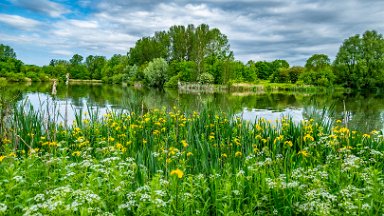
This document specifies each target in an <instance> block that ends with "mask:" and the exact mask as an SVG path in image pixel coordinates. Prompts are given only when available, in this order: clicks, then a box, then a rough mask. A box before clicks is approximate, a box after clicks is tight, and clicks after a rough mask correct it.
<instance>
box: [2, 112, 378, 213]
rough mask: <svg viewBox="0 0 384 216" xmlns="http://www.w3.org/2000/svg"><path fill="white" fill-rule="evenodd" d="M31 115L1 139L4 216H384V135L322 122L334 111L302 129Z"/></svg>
mask: <svg viewBox="0 0 384 216" xmlns="http://www.w3.org/2000/svg"><path fill="white" fill-rule="evenodd" d="M52 106H53V105H52ZM25 107H26V106H18V107H15V108H14V112H13V118H12V121H11V122H10V125H12V127H11V129H10V130H9V134H8V135H7V137H8V138H4V137H3V138H2V139H3V140H4V139H6V140H5V142H4V143H5V148H4V150H3V151H2V152H1V155H2V156H1V159H0V173H2V174H1V175H0V194H1V196H0V215H1V214H4V215H34V214H35V215H37V214H39V213H41V214H50V215H255V214H256V215H307V214H309V215H329V214H335V215H343V214H348V215H354V214H355V215H372V214H373V215H376V214H382V213H383V212H384V206H383V201H382V198H381V197H382V195H383V194H384V182H383V172H382V171H383V168H384V166H383V162H382V161H384V160H383V159H384V155H383V151H384V141H383V134H382V132H380V131H373V132H371V133H368V134H362V133H360V132H358V131H350V130H349V129H348V128H347V127H345V125H344V124H343V122H342V121H336V122H331V121H327V120H326V121H323V120H322V116H324V115H325V113H326V114H328V113H329V110H326V109H324V110H323V113H320V114H317V115H318V116H316V115H315V114H313V115H310V118H309V119H307V120H303V121H301V122H299V123H295V122H293V121H292V119H290V118H289V117H284V118H281V119H280V120H277V121H276V122H270V121H267V120H265V119H262V118H260V119H257V120H256V121H255V122H247V121H243V120H242V119H241V118H236V117H233V115H231V114H230V113H223V112H221V111H215V110H211V109H203V110H201V111H199V112H191V113H185V112H183V111H181V110H178V109H172V110H166V109H162V110H156V109H155V110H146V111H144V110H143V109H141V110H140V109H137V110H135V111H130V112H124V111H121V112H113V111H111V112H108V113H107V114H105V115H104V116H103V117H102V118H100V117H99V113H98V111H97V110H94V109H92V108H88V109H87V110H86V111H84V110H77V112H76V118H75V121H74V122H73V124H72V125H69V126H67V127H65V126H64V125H62V124H61V123H59V122H58V121H57V118H55V117H52V116H56V115H58V114H54V113H52V112H50V113H49V115H51V117H47V116H46V114H47V113H41V112H37V111H35V110H34V109H33V108H32V107H29V108H28V109H26V108H25ZM53 134H55V135H53Z"/></svg>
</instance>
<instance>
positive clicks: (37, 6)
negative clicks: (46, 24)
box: [10, 0, 71, 17]
mask: <svg viewBox="0 0 384 216" xmlns="http://www.w3.org/2000/svg"><path fill="white" fill-rule="evenodd" d="M10 1H11V2H12V3H13V4H15V5H17V6H20V7H23V8H26V9H28V10H31V11H35V12H39V13H43V14H48V15H49V16H51V17H60V16H62V15H63V14H67V13H70V12H71V11H70V10H69V9H67V8H66V7H65V6H63V5H61V4H59V3H56V2H53V1H49V0H33V1H31V0H10Z"/></svg>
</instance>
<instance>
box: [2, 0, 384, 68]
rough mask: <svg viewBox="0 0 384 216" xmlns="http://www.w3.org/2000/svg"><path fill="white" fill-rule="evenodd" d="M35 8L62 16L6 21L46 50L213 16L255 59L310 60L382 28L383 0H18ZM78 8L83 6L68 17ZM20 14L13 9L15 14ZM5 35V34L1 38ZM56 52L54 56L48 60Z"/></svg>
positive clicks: (74, 48)
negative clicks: (71, 0) (71, 2)
mask: <svg viewBox="0 0 384 216" xmlns="http://www.w3.org/2000/svg"><path fill="white" fill-rule="evenodd" d="M11 1H12V2H13V3H14V4H16V5H19V6H22V7H24V8H27V9H29V10H31V11H37V12H40V13H44V14H48V15H49V16H51V17H60V18H59V19H50V20H47V23H44V24H42V23H39V22H38V21H36V20H33V19H29V18H25V17H21V16H18V15H4V14H0V22H2V23H5V24H7V25H11V26H13V27H16V28H18V29H21V30H29V32H30V31H32V30H33V31H32V32H36V33H38V34H37V35H35V36H32V37H28V33H29V32H25V33H23V34H20V35H11V33H3V35H4V34H7V35H8V36H7V37H6V38H8V39H7V40H12V36H13V37H14V38H17V39H15V40H16V41H17V40H20V43H24V44H27V43H34V44H40V45H41V47H42V49H47V50H48V51H47V53H54V54H60V53H61V54H60V55H62V54H64V53H65V52H67V54H68V51H69V50H70V51H71V52H72V53H79V54H82V55H86V54H94V55H96V54H97V55H106V56H108V55H112V54H114V53H120V54H124V53H126V52H127V51H129V48H130V47H132V46H133V45H134V43H135V42H136V40H138V39H139V38H140V37H143V36H150V35H153V34H154V32H155V31H162V30H168V28H169V27H171V26H172V25H188V24H194V25H195V26H197V25H199V24H201V23H206V24H208V25H209V26H210V27H211V28H214V27H215V28H219V29H220V30H221V32H222V33H224V34H225V35H227V36H228V39H229V42H230V44H231V49H232V50H233V51H234V53H235V57H236V58H237V59H240V60H242V61H244V62H246V61H248V60H251V59H252V60H268V61H270V60H274V59H286V60H288V61H290V63H291V64H303V63H304V61H305V59H306V58H308V57H309V56H310V55H311V54H315V53H324V54H327V55H330V57H331V58H332V56H334V55H335V54H336V53H337V50H338V48H339V46H340V45H341V43H342V42H343V40H344V39H346V38H348V37H349V36H352V35H354V34H357V33H363V32H364V31H365V30H370V29H376V30H377V31H379V32H381V33H383V31H384V26H383V25H382V17H384V11H383V10H382V8H384V2H383V1H364V0H350V1H347V2H345V1H333V0H322V1H315V0H293V1H284V0H264V1H252V0H249V1H236V2H234V1H229V0H210V1H204V3H202V1H186V0H180V1H145V3H143V2H142V1H138V0H132V1H126V0H99V1H96V2H93V3H92V4H90V1H89V0H79V1H78V2H79V4H80V6H81V7H88V9H91V10H90V11H91V12H87V13H86V14H81V13H82V12H81V11H82V10H81V9H79V7H78V6H75V5H72V6H65V5H64V4H65V3H68V2H69V1H64V0H62V1H60V2H61V4H59V3H55V2H53V1H48V0H35V1H31V0H11ZM68 8H71V9H74V11H76V14H75V15H73V14H72V15H73V16H71V19H68V18H66V14H67V13H71V11H69V9H68ZM11 16H14V17H11ZM73 17H76V18H73ZM2 39H3V40H5V39H4V38H2ZM49 59H50V57H47V63H48V62H49Z"/></svg>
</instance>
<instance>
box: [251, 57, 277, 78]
mask: <svg viewBox="0 0 384 216" xmlns="http://www.w3.org/2000/svg"><path fill="white" fill-rule="evenodd" d="M255 68H256V71H257V77H258V78H260V79H263V80H267V79H268V78H269V77H270V76H271V75H272V73H273V68H272V63H270V62H266V61H258V62H256V63H255Z"/></svg>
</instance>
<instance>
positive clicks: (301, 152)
mask: <svg viewBox="0 0 384 216" xmlns="http://www.w3.org/2000/svg"><path fill="white" fill-rule="evenodd" d="M298 154H299V155H303V157H308V156H309V153H308V152H307V151H306V150H301V151H299V153H298Z"/></svg>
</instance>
